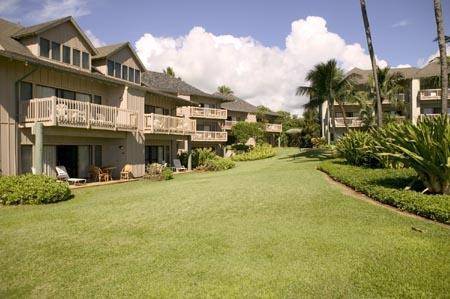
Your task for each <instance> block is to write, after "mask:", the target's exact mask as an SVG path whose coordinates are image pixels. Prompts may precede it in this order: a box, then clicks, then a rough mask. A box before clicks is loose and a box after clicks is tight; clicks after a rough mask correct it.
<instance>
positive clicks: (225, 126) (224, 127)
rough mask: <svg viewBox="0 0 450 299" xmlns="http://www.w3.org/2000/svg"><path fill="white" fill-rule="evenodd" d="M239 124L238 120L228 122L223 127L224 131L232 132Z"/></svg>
mask: <svg viewBox="0 0 450 299" xmlns="http://www.w3.org/2000/svg"><path fill="white" fill-rule="evenodd" d="M237 123H238V121H237V120H226V121H225V124H224V125H223V126H222V129H224V130H231V128H232V127H233V126H234V125H235V124H237Z"/></svg>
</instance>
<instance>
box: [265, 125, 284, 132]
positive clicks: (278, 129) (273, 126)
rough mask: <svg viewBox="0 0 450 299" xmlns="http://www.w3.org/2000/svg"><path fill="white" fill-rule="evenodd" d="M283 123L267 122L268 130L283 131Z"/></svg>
mask: <svg viewBox="0 0 450 299" xmlns="http://www.w3.org/2000/svg"><path fill="white" fill-rule="evenodd" d="M282 130H283V125H280V124H266V132H271V133H281V131H282Z"/></svg>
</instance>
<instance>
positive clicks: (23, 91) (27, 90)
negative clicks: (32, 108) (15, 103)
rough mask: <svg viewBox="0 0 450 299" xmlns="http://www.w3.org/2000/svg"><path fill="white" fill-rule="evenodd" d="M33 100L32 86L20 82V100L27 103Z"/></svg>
mask: <svg viewBox="0 0 450 299" xmlns="http://www.w3.org/2000/svg"><path fill="white" fill-rule="evenodd" d="M32 98H33V85H32V84H31V83H28V82H20V100H21V101H28V100H31V99H32Z"/></svg>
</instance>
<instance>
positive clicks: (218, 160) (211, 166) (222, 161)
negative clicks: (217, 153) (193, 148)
mask: <svg viewBox="0 0 450 299" xmlns="http://www.w3.org/2000/svg"><path fill="white" fill-rule="evenodd" d="M202 166H203V167H204V169H205V170H210V171H220V170H227V169H230V168H233V167H234V166H235V164H234V162H233V161H232V160H231V159H229V158H222V157H215V158H213V159H208V160H206V161H205V163H204V164H203V165H202Z"/></svg>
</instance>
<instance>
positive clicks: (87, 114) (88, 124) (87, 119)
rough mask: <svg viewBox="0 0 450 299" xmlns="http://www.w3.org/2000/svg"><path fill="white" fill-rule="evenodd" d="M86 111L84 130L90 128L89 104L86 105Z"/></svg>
mask: <svg viewBox="0 0 450 299" xmlns="http://www.w3.org/2000/svg"><path fill="white" fill-rule="evenodd" d="M86 110H87V111H86V128H87V129H89V128H90V127H91V103H87V109H86Z"/></svg>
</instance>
